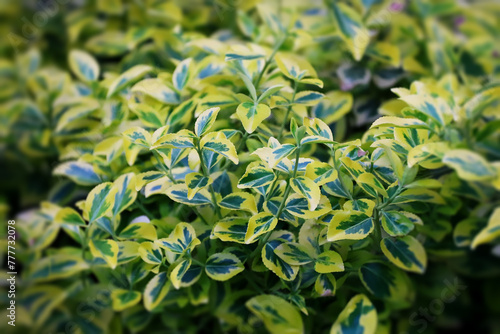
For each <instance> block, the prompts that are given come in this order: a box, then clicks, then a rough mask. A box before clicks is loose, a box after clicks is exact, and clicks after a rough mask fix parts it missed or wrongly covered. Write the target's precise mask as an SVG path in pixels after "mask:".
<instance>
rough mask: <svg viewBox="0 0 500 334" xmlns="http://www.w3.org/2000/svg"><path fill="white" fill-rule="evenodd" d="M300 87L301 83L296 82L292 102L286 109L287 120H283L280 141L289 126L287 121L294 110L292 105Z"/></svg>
mask: <svg viewBox="0 0 500 334" xmlns="http://www.w3.org/2000/svg"><path fill="white" fill-rule="evenodd" d="M298 87H299V82H298V81H295V82H294V85H293V95H292V99H291V100H290V104H289V105H288V108H286V112H285V119H283V123H281V128H280V132H279V135H278V140H280V139H281V137H283V131H284V130H285V126H286V124H287V120H288V116H289V115H290V111H291V110H292V105H293V103H294V102H295V95H297V88H298Z"/></svg>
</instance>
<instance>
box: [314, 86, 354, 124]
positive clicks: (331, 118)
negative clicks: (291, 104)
mask: <svg viewBox="0 0 500 334" xmlns="http://www.w3.org/2000/svg"><path fill="white" fill-rule="evenodd" d="M352 103H353V98H352V94H351V93H348V92H341V91H332V92H329V93H327V94H326V95H325V97H324V98H323V99H322V100H321V101H319V102H318V104H317V105H315V106H314V107H313V108H312V116H313V117H315V118H317V119H321V120H323V121H324V122H325V123H326V124H332V123H334V122H337V121H338V120H340V119H341V118H342V117H344V116H345V115H346V114H347V113H348V112H349V111H350V110H351V108H352Z"/></svg>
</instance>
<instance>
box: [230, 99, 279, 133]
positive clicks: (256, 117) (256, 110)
mask: <svg viewBox="0 0 500 334" xmlns="http://www.w3.org/2000/svg"><path fill="white" fill-rule="evenodd" d="M236 115H237V116H238V118H239V119H240V121H241V124H243V127H244V128H245V131H246V132H248V133H252V132H254V131H255V130H256V129H257V128H258V127H259V125H260V124H261V123H262V122H263V121H264V120H265V119H266V118H268V117H269V116H270V115H271V109H270V108H269V107H268V106H267V105H266V104H262V103H259V104H256V103H254V102H250V101H248V102H243V103H241V104H240V105H238V108H236Z"/></svg>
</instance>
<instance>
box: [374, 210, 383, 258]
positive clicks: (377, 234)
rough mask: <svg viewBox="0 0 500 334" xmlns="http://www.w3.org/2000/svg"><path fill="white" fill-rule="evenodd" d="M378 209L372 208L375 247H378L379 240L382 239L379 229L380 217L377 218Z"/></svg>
mask: <svg viewBox="0 0 500 334" xmlns="http://www.w3.org/2000/svg"><path fill="white" fill-rule="evenodd" d="M379 215H380V213H379V210H378V209H375V210H373V223H374V225H375V226H374V229H373V233H374V234H373V235H374V239H375V248H376V249H378V247H379V245H380V241H381V240H382V234H381V231H380V219H379Z"/></svg>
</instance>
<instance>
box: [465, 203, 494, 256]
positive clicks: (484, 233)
mask: <svg viewBox="0 0 500 334" xmlns="http://www.w3.org/2000/svg"><path fill="white" fill-rule="evenodd" d="M498 237H500V208H496V209H495V210H494V211H493V213H492V214H491V216H490V218H489V220H488V224H487V225H486V227H485V228H483V229H482V230H481V231H480V232H479V233H478V234H477V235H476V236H475V237H474V239H473V240H472V243H471V248H472V249H474V248H476V247H477V246H479V245H482V244H485V243H489V242H491V241H493V240H495V239H496V238H498Z"/></svg>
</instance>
